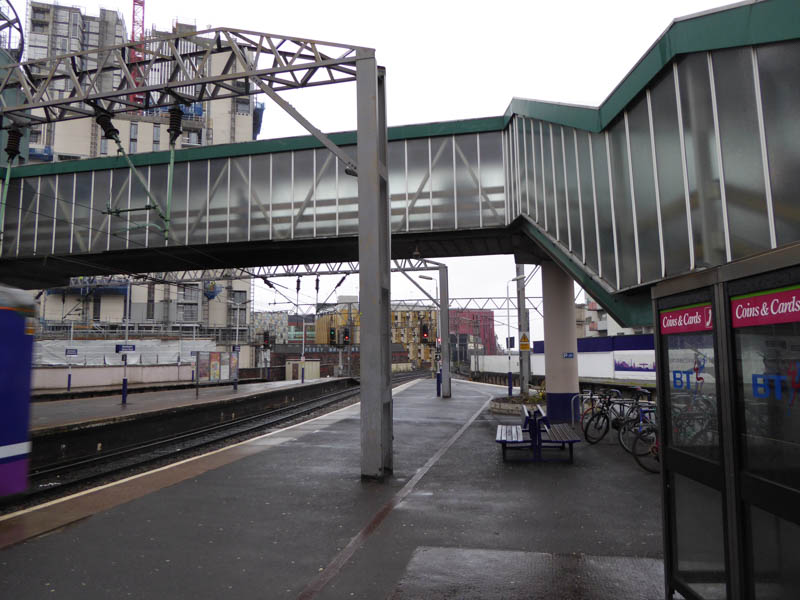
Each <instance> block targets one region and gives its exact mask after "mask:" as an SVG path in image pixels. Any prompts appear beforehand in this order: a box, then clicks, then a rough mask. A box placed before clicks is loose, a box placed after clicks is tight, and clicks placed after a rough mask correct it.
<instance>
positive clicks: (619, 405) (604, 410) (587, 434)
mask: <svg viewBox="0 0 800 600" xmlns="http://www.w3.org/2000/svg"><path fill="white" fill-rule="evenodd" d="M610 391H611V392H616V394H617V395H616V396H612V395H609V396H606V397H604V398H601V399H600V401H599V402H598V403H597V404H596V405H595V407H594V414H593V415H592V416H591V417H590V418H589V420H588V421H586V422H585V423H584V424H583V437H584V438H585V439H586V441H587V442H588V443H590V444H596V443H597V442H599V441H600V440H602V439H603V438H604V437H605V436H606V434H607V433H608V430H609V428H610V426H611V424H612V423H615V425H616V427H620V426H621V424H622V423H624V422H625V421H626V420H627V419H630V418H633V416H634V415H635V414H636V413H637V411H638V401H636V400H633V401H631V400H623V399H622V394H620V393H619V390H610Z"/></svg>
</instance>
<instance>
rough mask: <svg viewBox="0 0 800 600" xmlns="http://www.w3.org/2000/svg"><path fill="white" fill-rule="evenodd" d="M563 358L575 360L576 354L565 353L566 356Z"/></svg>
mask: <svg viewBox="0 0 800 600" xmlns="http://www.w3.org/2000/svg"><path fill="white" fill-rule="evenodd" d="M562 356H563V357H564V358H575V353H574V352H564V354H563V355H562Z"/></svg>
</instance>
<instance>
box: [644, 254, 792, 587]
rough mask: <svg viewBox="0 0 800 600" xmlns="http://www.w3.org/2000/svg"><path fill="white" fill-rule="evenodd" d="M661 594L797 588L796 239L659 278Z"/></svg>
mask: <svg viewBox="0 0 800 600" xmlns="http://www.w3.org/2000/svg"><path fill="white" fill-rule="evenodd" d="M653 308H654V313H655V315H656V319H657V327H656V352H657V355H656V357H657V363H658V399H659V416H660V429H661V436H660V440H659V444H660V457H661V465H662V478H663V487H662V490H663V502H662V506H663V510H664V515H663V516H664V521H663V522H664V532H663V533H664V563H665V576H666V586H665V587H666V597H667V598H673V597H675V596H674V594H675V592H679V593H680V594H681V595H682V597H684V598H687V599H689V600H698V599H703V600H710V599H717V598H724V599H739V598H748V599H750V598H753V599H756V598H759V599H760V598H769V599H773V598H774V599H784V598H785V599H789V598H797V597H800V246H798V247H787V248H784V249H781V250H774V251H772V252H770V253H767V254H764V255H761V256H759V257H754V258H750V259H747V260H742V261H738V262H733V263H729V264H727V265H724V266H721V267H717V268H715V269H709V270H707V271H703V272H699V273H695V274H691V275H687V276H685V277H681V278H677V279H673V280H669V281H665V282H663V283H661V284H659V285H658V286H656V287H655V288H654V289H653Z"/></svg>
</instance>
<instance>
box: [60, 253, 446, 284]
mask: <svg viewBox="0 0 800 600" xmlns="http://www.w3.org/2000/svg"><path fill="white" fill-rule="evenodd" d="M392 265H393V266H392V272H394V273H400V272H406V271H438V270H439V266H440V265H439V263H434V262H432V261H429V260H426V259H424V258H420V259H413V258H409V259H400V260H393V261H392ZM357 273H359V268H358V262H356V261H350V262H335V263H317V264H303V265H281V266H271V267H253V268H248V269H243V268H234V269H193V270H188V271H169V272H151V273H135V274H129V275H93V276H88V277H72V278H71V279H70V282H69V287H80V286H86V285H105V284H109V283H115V282H119V281H125V280H127V279H131V280H134V281H135V280H148V281H153V282H162V283H196V282H200V281H217V280H222V279H262V280H264V279H274V278H276V277H321V276H323V275H355V274H357Z"/></svg>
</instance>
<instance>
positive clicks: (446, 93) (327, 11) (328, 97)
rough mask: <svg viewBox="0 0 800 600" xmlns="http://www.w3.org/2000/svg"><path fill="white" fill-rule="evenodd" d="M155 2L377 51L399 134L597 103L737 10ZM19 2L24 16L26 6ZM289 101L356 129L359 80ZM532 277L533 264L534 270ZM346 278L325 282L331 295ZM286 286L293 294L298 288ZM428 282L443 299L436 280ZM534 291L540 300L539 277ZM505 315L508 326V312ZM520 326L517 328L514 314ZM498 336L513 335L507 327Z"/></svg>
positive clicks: (163, 15)
mask: <svg viewBox="0 0 800 600" xmlns="http://www.w3.org/2000/svg"><path fill="white" fill-rule="evenodd" d="M147 2H148V4H147V6H146V8H145V26H146V28H147V29H150V28H151V27H153V26H155V27H156V28H158V29H159V30H165V29H169V28H170V27H171V25H172V23H173V22H174V21H175V20H178V21H180V22H184V23H193V24H195V25H196V26H197V27H198V29H205V28H207V27H220V26H225V27H235V28H241V29H249V30H254V31H260V32H267V33H276V34H284V35H294V36H300V37H306V38H312V39H319V40H326V41H332V42H341V43H347V44H354V45H361V46H369V47H372V48H375V49H376V56H377V59H378V63H379V64H380V65H383V66H385V67H386V69H387V118H388V121H389V125H390V126H391V125H404V124H409V123H426V122H432V121H449V120H455V119H468V118H475V117H487V116H496V115H502V114H503V112H505V110H506V107H507V106H508V104H509V102H510V101H511V99H512V98H513V97H515V96H516V97H521V98H532V99H538V100H548V101H553V102H564V103H571V104H583V105H589V106H597V105H598V104H600V103H601V102H602V101H603V100H604V99H605V98H606V97H607V96H608V94H609V93H610V92H611V91H612V90H613V89H614V88H615V87H616V85H617V84H618V83H619V82H620V81H621V80H622V79H623V77H624V76H625V75H626V73H627V72H628V71H630V69H631V68H633V66H634V65H635V64H636V62H637V61H638V60H639V59H640V58H641V56H642V55H643V54H644V53H645V52H646V51H647V49H648V48H649V47H650V46H651V45H652V44H653V43H654V42H655V40H656V39H657V38H658V37H659V36H660V35H661V33H662V32H663V31H664V30H665V29H666V28H667V27H668V26H669V24H670V23H671V22H672V20H673V19H674V18H676V17H680V16H683V15H687V14H693V13H696V12H699V11H704V10H708V9H710V8H714V7H717V6H722V5H724V4H728V2H720V1H714V0H669V1H655V0H603V1H602V2H598V1H597V0H594V1H592V0H586V1H580V0H558V1H540V0H527V1H525V2H522V1H504V0H494V1H492V2H470V1H464V0H461V1H460V2H450V1H446V2H445V1H438V2H437V1H432V0H426V1H424V2H423V1H419V0H405V1H403V2H377V1H375V0H371V1H363V0H350V1H348V2H330V1H324V2H323V1H319V0H306V1H305V2H254V1H252V0H226V1H224V2H221V1H216V2H210V1H207V0H170V1H168V2H164V1H155V0H147ZM12 3H13V4H14V6H15V8H16V9H17V11H18V12H19V13H20V16H22V14H23V13H24V10H25V7H24V4H23V3H22V2H21V0H15V1H13V2H12ZM62 4H66V5H71V4H72V2H62ZM81 5H82V6H83V7H84V9H85V10H86V11H87V12H88V13H89V14H98V12H99V8H100V7H103V8H109V9H116V10H118V11H120V12H121V13H122V15H123V17H124V18H125V22H126V23H127V26H128V31H129V32H130V24H131V12H132V3H131V0H122V1H115V0H103V1H101V2H97V1H95V0H83V1H82V2H81ZM23 18H24V17H23ZM284 97H285V98H286V99H287V100H289V101H290V102H291V103H292V104H294V105H295V107H296V108H298V109H299V110H300V111H301V112H302V113H303V115H304V116H306V117H307V118H308V119H309V120H311V121H312V122H313V123H314V124H315V125H316V126H317V127H319V128H320V129H321V130H323V131H326V132H333V131H342V130H350V129H355V124H356V121H355V117H356V114H355V84H347V85H336V86H323V87H322V88H317V89H313V90H312V89H309V90H299V91H294V92H290V93H286V94H285V95H284ZM304 133H305V131H304V130H302V129H301V128H300V127H299V125H297V124H296V123H294V121H292V120H291V119H290V118H288V117H286V116H285V115H284V114H282V111H281V110H280V109H279V108H278V107H277V106H274V105H272V106H271V105H270V104H269V103H268V104H267V111H266V114H265V118H264V124H263V126H262V129H261V134H262V135H261V137H264V138H274V137H285V136H289V135H300V134H304ZM426 258H435V257H426ZM445 262H446V263H447V264H448V265H449V266H450V295H451V297H470V296H487V295H491V296H505V289H506V282H507V281H508V280H509V279H511V278H512V277H514V276H515V275H516V272H515V269H514V259H513V257H511V256H492V257H479V258H474V257H473V258H462V259H447V260H446V261H445ZM532 269H533V267H532V266H527V267H526V272H530V271H531V270H532ZM338 280H339V278H338V277H328V278H323V279H322V281H321V284H320V299H323V298H324V297H326V296H327V295H328V292H329V291H330V290H331V289H332V288H333V286H334V285H335V284H336V282H337V281H338ZM278 281H279V282H280V283H282V284H285V285H287V286H288V287H289V288H290V290H291V292H290V293H289V296H290V297H294V288H295V283H294V280H292V279H282V280H278ZM357 283H358V278H357V277H355V276H352V277H348V279H347V280H346V282H345V283H344V284H343V285H342V287H341V288H340V290H341V293H344V294H357V293H358V286H357ZM422 283H423V284H425V285H427V287H428V288H429V289H430V290H431V291H433V288H434V286H433V282H429V281H426V282H422ZM528 293H529V295H532V296H539V295H541V288H540V286H539V282H538V279H537V280H536V281H534V282H533V284H532V286H530V287H529V290H528ZM421 296H422V294H421V293H420V292H419V291H418V290H417V289H416V288H414V286H412V285H411V284H410V283H409V282H408V281H407V280H405V278H404V277H403V276H402V275H394V276H393V277H392V297H393V298H394V299H402V298H415V297H416V298H419V297H421ZM273 298H274V294H272V293H267V292H266V291H265V292H264V293H258V294H257V296H256V303H255V307H256V309H257V310H272V309H277V308H280V307H287V305H285V304H284V305H272V304H270V303H271V302H272V301H273ZM313 300H314V281H313V279H312V278H305V280H304V281H303V282H302V287H301V296H300V301H301V302H304V301H305V302H313ZM496 318H497V320H498V321H501V322H505V319H506V318H505V313H504V312H503V313H498V314H497V315H496ZM512 326H513V327H516V320H515V319H514V318H512ZM498 327H500V324H499V323H498ZM498 335H499V336H500V337H501V339H502V337H503V336H505V331H502V330H501V331H498ZM514 335H516V334H514ZM532 337H533V338H534V339H541V338H542V328H541V320H540V319H533V321H532Z"/></svg>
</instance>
